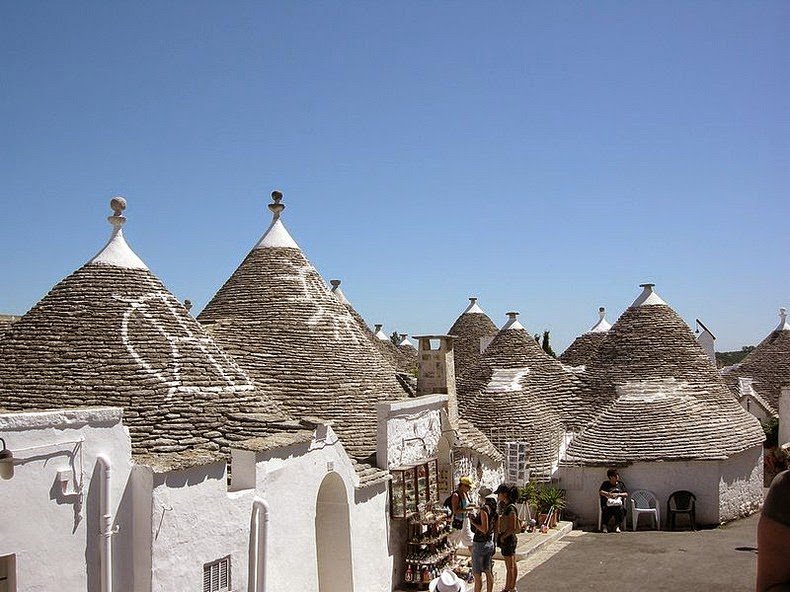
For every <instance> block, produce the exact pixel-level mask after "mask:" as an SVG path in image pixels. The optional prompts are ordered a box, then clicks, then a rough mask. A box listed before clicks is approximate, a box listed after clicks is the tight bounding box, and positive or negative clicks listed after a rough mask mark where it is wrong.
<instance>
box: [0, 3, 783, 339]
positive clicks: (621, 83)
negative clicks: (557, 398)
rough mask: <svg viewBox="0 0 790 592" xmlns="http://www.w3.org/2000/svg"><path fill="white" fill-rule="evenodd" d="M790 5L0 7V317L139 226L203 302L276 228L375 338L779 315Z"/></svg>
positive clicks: (165, 265) (755, 333)
mask: <svg viewBox="0 0 790 592" xmlns="http://www.w3.org/2000/svg"><path fill="white" fill-rule="evenodd" d="M789 30H790V3H789V2H786V1H779V2H721V1H716V2H687V1H684V2H666V1H661V2H649V1H647V2H643V1H640V2H559V3H558V2H542V3H537V2H482V1H481V2H475V3H473V2H425V1H414V2H412V1H401V2H295V1H292V0H289V1H283V2H199V1H195V0H190V1H183V2H153V1H151V2H122V3H119V2H104V1H102V2H99V1H96V2H36V1H30V0H29V1H25V2H3V3H0V206H2V207H1V208H0V212H2V214H1V217H0V312H4V313H15V314H21V313H24V312H25V311H26V310H27V309H28V308H30V307H31V306H32V305H33V304H35V302H36V301H37V300H38V299H39V298H41V297H42V296H43V295H44V294H45V293H46V291H47V290H49V289H50V288H51V287H52V286H53V285H54V284H55V283H56V282H57V281H59V280H60V279H61V278H63V277H65V276H66V275H68V274H69V273H71V272H72V271H73V270H74V269H76V268H77V267H79V266H80V265H82V264H83V263H84V262H85V261H86V260H88V259H89V258H90V257H91V256H92V255H93V254H95V252H96V251H98V250H99V248H100V247H101V246H102V245H103V244H104V242H105V241H106V239H107V237H108V235H109V231H110V226H109V225H108V224H107V222H106V220H105V217H106V216H107V215H108V214H109V213H110V210H109V207H108V202H109V199H110V198H111V197H112V196H113V195H116V194H121V195H124V196H125V197H126V198H127V200H128V202H129V207H128V209H127V211H126V214H127V217H128V219H129V222H128V223H127V225H126V236H127V239H128V241H129V243H130V244H131V245H132V247H133V248H134V249H135V251H136V252H137V253H138V255H140V257H141V258H142V259H143V260H144V261H146V263H147V264H148V266H149V267H150V268H151V270H152V271H153V272H154V273H156V274H157V275H158V276H159V277H160V278H161V279H162V280H163V281H164V282H165V284H166V285H167V286H168V287H169V288H170V289H171V290H172V291H173V292H174V293H175V294H176V296H178V297H179V298H182V299H183V298H189V299H191V300H192V301H193V302H194V303H195V307H196V308H195V309H194V310H193V312H197V311H199V310H200V309H201V308H202V307H203V306H204V305H205V303H206V302H207V301H208V300H209V299H210V298H211V296H212V295H213V294H214V292H215V291H216V290H217V289H218V288H219V287H220V286H221V285H222V283H223V282H224V281H225V280H226V279H227V277H228V276H229V275H230V274H231V273H232V272H233V270H234V269H235V268H236V266H237V265H238V264H239V263H240V261H241V260H242V258H243V257H244V256H245V254H246V253H247V252H248V250H249V249H250V248H251V247H252V246H253V245H254V244H255V242H256V241H257V239H258V238H259V237H260V235H261V234H262V232H263V231H264V230H265V228H266V227H267V225H268V223H269V221H270V214H269V212H268V210H267V209H266V203H268V201H269V198H268V196H269V193H270V192H271V190H272V189H274V188H279V189H281V190H282V191H283V192H284V194H285V200H284V203H285V204H286V206H287V209H286V210H285V214H284V221H285V224H286V225H287V227H288V228H289V230H290V231H291V234H292V235H293V236H294V238H295V239H296V241H297V242H298V243H299V244H300V245H301V247H302V249H303V250H304V251H305V253H306V254H307V256H308V258H309V259H310V260H311V261H312V262H313V263H314V264H315V265H316V267H317V268H318V270H319V271H320V272H321V273H322V275H323V276H324V277H325V278H326V279H327V280H329V279H330V278H340V279H342V280H343V288H344V291H345V293H346V295H347V296H348V298H349V299H350V300H351V301H352V303H353V304H354V305H355V307H356V308H357V309H358V310H359V311H360V313H361V314H362V315H363V316H364V317H365V318H366V319H367V320H368V321H369V323H371V324H372V323H374V322H382V323H384V324H385V330H390V331H391V330H393V329H395V328H397V329H398V330H400V331H408V332H409V333H411V334H419V333H427V332H431V333H439V332H444V331H447V329H448V328H449V327H450V325H451V324H452V322H453V321H454V320H455V318H456V316H457V315H458V314H459V313H460V312H461V311H462V310H463V309H464V307H465V305H466V304H467V300H466V299H467V297H468V296H471V295H475V296H478V297H479V298H480V304H481V305H482V307H483V308H484V309H485V310H486V311H487V312H488V313H489V315H490V316H491V317H492V319H493V320H494V321H495V322H496V323H497V324H499V325H501V324H502V323H503V322H504V321H505V315H504V313H505V312H506V311H508V310H517V311H520V312H521V318H520V320H521V321H522V323H523V324H524V325H525V326H526V327H527V328H528V329H530V330H531V331H533V332H539V331H543V330H544V329H550V330H551V332H552V337H553V345H554V347H555V349H556V350H557V351H558V352H559V351H561V350H562V349H563V348H564V347H565V346H567V345H568V344H569V343H570V341H571V340H572V339H573V338H574V337H575V335H577V334H578V333H580V332H583V331H585V330H587V329H588V328H589V327H590V326H591V325H592V324H593V323H594V321H595V320H596V319H597V315H596V311H597V308H598V306H601V305H603V306H606V307H607V309H608V310H609V314H608V317H609V320H610V321H611V322H614V321H615V319H616V318H617V316H619V315H620V314H621V313H622V311H623V310H624V308H625V307H626V306H628V304H630V302H631V301H632V300H633V299H634V298H635V297H636V296H637V295H638V293H639V291H640V290H639V288H638V287H637V285H638V284H639V283H642V282H645V281H653V282H655V283H656V284H657V288H656V289H657V291H658V292H659V294H661V296H662V297H663V298H664V299H665V300H666V301H667V302H668V303H669V304H670V305H672V306H673V307H674V308H675V310H677V311H678V312H679V313H680V314H681V315H682V316H683V317H684V318H685V319H686V320H687V321H688V322H690V323H692V324H693V322H694V319H695V318H697V317H698V318H700V319H702V320H703V322H704V323H705V324H706V325H707V326H708V327H709V328H710V329H711V330H712V331H713V332H714V333H715V334H716V336H717V337H718V341H717V347H718V349H721V350H723V349H732V348H740V346H742V345H746V344H753V343H756V342H757V341H759V340H760V339H762V338H763V337H764V336H765V335H766V334H767V333H768V332H769V331H770V330H772V329H773V328H774V326H775V325H776V324H777V323H778V317H777V309H778V308H779V306H782V305H784V306H790V273H788V271H789V263H788V255H789V254H790V232H788V224H790V220H789V216H788V214H790V200H788V188H789V187H790V110H789V109H788V97H789V96H790V82H789V81H788V79H789V76H790V74H789V73H790V34H788V31H789Z"/></svg>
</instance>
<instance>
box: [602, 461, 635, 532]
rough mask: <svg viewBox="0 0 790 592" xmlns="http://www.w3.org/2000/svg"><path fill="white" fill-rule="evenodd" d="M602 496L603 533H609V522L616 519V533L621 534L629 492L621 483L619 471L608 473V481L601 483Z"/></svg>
mask: <svg viewBox="0 0 790 592" xmlns="http://www.w3.org/2000/svg"><path fill="white" fill-rule="evenodd" d="M598 493H599V494H600V496H601V500H600V501H601V532H609V528H608V527H609V522H610V521H611V520H612V518H614V523H615V529H614V531H615V532H620V524H621V523H622V522H623V518H624V517H625V498H627V497H628V492H627V491H626V489H625V484H624V483H623V482H622V481H620V475H618V474H617V469H609V470H608V471H606V481H604V482H603V483H601V489H600V491H599V492H598Z"/></svg>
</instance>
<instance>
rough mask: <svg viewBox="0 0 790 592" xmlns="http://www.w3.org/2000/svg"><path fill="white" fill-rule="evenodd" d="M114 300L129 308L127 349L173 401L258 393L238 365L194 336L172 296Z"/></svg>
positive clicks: (124, 322)
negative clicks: (180, 395)
mask: <svg viewBox="0 0 790 592" xmlns="http://www.w3.org/2000/svg"><path fill="white" fill-rule="evenodd" d="M113 298H115V299H116V300H119V301H121V302H124V303H126V304H127V305H128V308H127V309H126V311H125V312H124V314H123V319H122V320H121V339H122V341H123V344H124V346H126V349H127V351H128V352H129V354H130V355H131V356H132V358H134V360H135V361H136V362H137V363H138V364H139V365H140V366H141V367H142V368H143V369H144V370H145V371H146V372H148V373H149V374H151V375H152V376H155V377H156V378H157V379H158V380H159V381H160V382H162V383H163V384H165V385H166V386H167V387H168V397H169V396H172V395H173V394H175V393H207V392H213V393H233V392H242V391H250V390H253V389H254V386H253V384H252V381H251V380H250V379H249V377H248V376H246V375H245V374H244V372H243V371H242V370H241V369H240V368H239V367H238V366H237V365H236V363H235V362H234V361H233V360H231V359H230V358H229V357H228V356H227V355H226V354H225V353H224V352H222V351H221V350H220V349H219V348H218V347H217V346H216V344H214V342H213V341H212V340H211V339H210V338H209V337H207V336H206V335H203V334H201V333H196V332H195V331H194V330H193V327H191V326H190V324H189V323H187V322H186V319H185V318H184V313H183V312H182V311H181V312H180V311H179V310H178V309H179V308H180V306H181V305H180V304H179V303H178V302H177V301H176V300H175V298H173V296H172V295H171V294H169V293H168V292H163V291H159V290H158V291H154V292H149V293H147V294H143V295H142V296H140V297H139V298H126V297H123V296H119V295H113ZM177 307H178V308H177Z"/></svg>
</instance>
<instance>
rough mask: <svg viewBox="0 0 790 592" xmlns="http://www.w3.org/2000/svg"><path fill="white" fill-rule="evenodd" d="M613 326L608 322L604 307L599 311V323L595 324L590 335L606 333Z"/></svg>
mask: <svg viewBox="0 0 790 592" xmlns="http://www.w3.org/2000/svg"><path fill="white" fill-rule="evenodd" d="M611 328H612V325H610V324H609V322H608V321H607V320H606V309H605V308H604V307H603V306H602V307H601V308H599V309H598V322H597V323H595V324H594V325H593V326H592V328H591V329H590V330H589V331H588V333H606V332H607V331H608V330H609V329H611Z"/></svg>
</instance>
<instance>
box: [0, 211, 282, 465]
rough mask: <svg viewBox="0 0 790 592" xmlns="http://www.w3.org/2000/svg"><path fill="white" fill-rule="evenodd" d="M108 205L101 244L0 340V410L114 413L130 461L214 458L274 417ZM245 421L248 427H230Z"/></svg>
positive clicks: (277, 416) (274, 408)
mask: <svg viewBox="0 0 790 592" xmlns="http://www.w3.org/2000/svg"><path fill="white" fill-rule="evenodd" d="M112 206H113V209H114V210H115V214H114V215H113V216H110V218H109V220H110V222H111V223H112V224H113V226H114V228H115V229H114V232H113V234H112V237H111V239H110V241H109V242H108V243H107V245H106V246H105V247H104V248H103V249H102V250H101V251H100V252H99V254H98V255H96V256H95V257H94V258H93V259H91V261H89V262H88V263H87V264H85V265H83V266H82V267H81V268H80V269H78V270H77V271H75V272H74V273H72V274H71V275H70V276H68V277H67V278H65V279H64V280H62V281H61V282H60V283H58V284H57V285H56V286H55V287H54V288H52V290H51V291H50V292H49V293H48V294H47V295H46V296H45V297H44V298H43V299H42V300H41V301H40V302H39V303H38V304H36V305H35V306H34V307H33V308H32V309H31V310H30V311H29V312H28V313H27V314H25V315H24V316H23V317H22V318H21V319H20V320H19V321H17V322H16V323H14V325H13V326H12V329H11V331H10V332H9V333H8V335H6V337H5V338H4V339H3V340H2V342H0V406H2V407H5V408H6V409H9V410H14V411H16V410H36V409H53V408H73V407H83V406H107V405H114V406H121V407H123V408H124V424H125V425H126V426H128V428H129V432H130V434H131V437H132V444H133V449H134V451H135V453H144V452H178V451H183V450H186V449H188V448H195V447H204V448H208V449H213V450H217V449H219V448H223V449H224V448H225V447H226V446H227V444H228V442H229V439H232V438H241V437H243V436H244V435H245V434H246V435H247V436H250V435H258V434H263V433H267V428H266V424H267V423H268V421H278V422H279V421H283V420H286V419H287V416H286V414H285V413H284V412H283V411H282V410H281V409H280V408H279V406H278V405H277V404H276V403H274V402H273V401H271V400H269V399H267V398H266V397H265V396H264V395H263V394H262V393H260V392H259V391H258V390H257V388H256V387H255V385H254V383H253V382H252V380H251V379H250V378H249V376H248V375H247V374H245V373H244V372H243V371H242V370H241V369H240V368H239V366H238V365H237V364H236V363H235V362H234V361H233V360H232V359H230V358H229V357H228V356H227V355H226V354H225V352H223V351H222V350H221V349H220V348H219V347H218V346H217V345H216V344H215V343H214V341H213V340H212V339H211V338H210V337H209V336H208V335H207V334H206V333H205V331H204V330H203V328H202V327H201V326H200V325H199V324H198V323H197V322H196V321H195V320H194V319H193V318H192V317H191V316H190V315H189V314H188V312H187V311H186V309H185V308H184V306H183V305H182V304H181V303H180V302H179V301H178V300H176V298H175V297H174V296H173V295H172V294H171V293H170V292H169V291H168V290H167V288H166V287H165V286H164V285H163V284H162V282H161V281H160V280H159V279H158V278H157V277H156V276H154V275H153V274H152V273H151V272H150V271H149V270H148V268H147V267H146V266H145V264H144V263H143V262H142V261H141V260H140V258H139V257H137V255H136V254H135V253H134V252H133V251H132V250H131V249H130V248H129V246H128V244H127V243H126V241H125V239H124V237H123V232H122V230H121V226H122V224H123V223H124V221H125V218H124V217H123V216H122V215H121V212H122V211H123V209H124V208H125V207H126V204H125V201H124V200H123V199H122V198H115V199H113V201H112ZM248 414H251V415H250V417H252V418H255V419H256V420H260V424H258V422H257V421H254V420H253V421H252V423H251V425H250V427H249V429H247V428H241V427H240V426H241V425H242V424H244V423H245V417H246V416H247V415H248ZM231 425H232V426H235V427H233V428H231V427H230V426H231Z"/></svg>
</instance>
